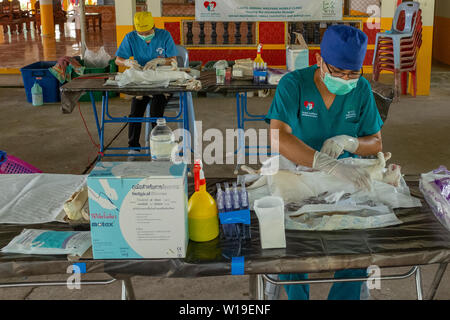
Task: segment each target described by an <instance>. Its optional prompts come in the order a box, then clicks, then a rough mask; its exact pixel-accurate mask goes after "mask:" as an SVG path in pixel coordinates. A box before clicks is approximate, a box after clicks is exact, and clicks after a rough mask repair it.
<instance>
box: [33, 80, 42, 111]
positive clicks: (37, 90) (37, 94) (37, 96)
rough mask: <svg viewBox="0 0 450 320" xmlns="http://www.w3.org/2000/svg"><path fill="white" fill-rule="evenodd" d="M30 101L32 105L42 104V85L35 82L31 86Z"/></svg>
mask: <svg viewBox="0 0 450 320" xmlns="http://www.w3.org/2000/svg"><path fill="white" fill-rule="evenodd" d="M31 101H32V104H33V106H35V107H38V106H42V105H43V104H44V96H43V95H42V87H41V86H40V85H39V83H37V81H36V82H35V83H34V85H33V87H31Z"/></svg>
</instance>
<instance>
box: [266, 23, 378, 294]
mask: <svg viewBox="0 0 450 320" xmlns="http://www.w3.org/2000/svg"><path fill="white" fill-rule="evenodd" d="M320 49H321V53H320V55H319V54H316V60H317V65H314V66H312V67H309V68H306V69H302V70H296V71H293V72H291V73H289V74H287V75H285V76H284V77H283V78H282V79H281V81H280V83H279V85H278V87H277V91H276V94H275V97H274V99H273V101H272V105H271V107H270V110H269V113H268V115H267V116H266V121H267V122H270V128H271V129H276V130H278V132H279V152H280V154H282V155H283V156H284V157H286V158H287V159H289V160H291V161H293V162H294V163H296V164H299V165H303V166H308V167H312V168H314V169H316V170H321V171H324V172H327V173H328V174H331V175H334V176H336V177H340V178H342V179H346V180H347V181H348V182H349V183H353V184H355V185H356V186H357V187H359V188H361V189H370V188H371V180H370V176H369V175H368V173H367V172H365V171H364V170H361V169H360V168H358V167H357V166H353V165H348V164H343V163H340V162H338V161H337V160H336V159H337V158H343V157H357V156H369V155H376V154H377V153H378V152H380V151H381V150H382V139H381V132H380V130H381V127H382V126H383V121H382V120H381V117H380V115H379V112H378V109H377V107H376V104H375V99H374V97H373V94H372V90H371V86H370V84H369V82H368V81H367V80H366V79H365V78H363V77H362V66H363V61H364V57H365V55H366V50H367V36H366V35H365V34H364V33H363V32H362V31H360V30H359V29H356V28H353V27H349V26H345V25H333V26H331V27H329V28H328V29H327V30H326V32H325V34H324V36H323V39H322V42H321V45H320ZM272 144H273V142H272ZM365 276H367V273H366V270H364V269H361V270H340V271H337V272H336V273H335V277H336V278H348V277H365ZM280 279H281V280H303V279H307V274H285V275H280ZM361 285H362V282H341V283H335V284H334V285H333V287H332V288H331V290H330V293H329V296H328V299H336V300H343V299H349V300H358V299H360V292H361ZM285 289H286V292H287V294H288V298H289V299H296V300H297V299H302V300H306V299H309V286H308V285H287V286H285Z"/></svg>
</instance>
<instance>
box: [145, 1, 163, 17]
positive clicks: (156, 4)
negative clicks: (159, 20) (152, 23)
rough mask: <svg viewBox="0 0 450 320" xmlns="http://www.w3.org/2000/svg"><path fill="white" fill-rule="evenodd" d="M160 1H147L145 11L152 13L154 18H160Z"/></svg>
mask: <svg viewBox="0 0 450 320" xmlns="http://www.w3.org/2000/svg"><path fill="white" fill-rule="evenodd" d="M161 2H162V1H161V0H147V11H150V12H151V13H152V16H154V17H161V16H162V6H161Z"/></svg>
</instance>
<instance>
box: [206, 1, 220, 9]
mask: <svg viewBox="0 0 450 320" xmlns="http://www.w3.org/2000/svg"><path fill="white" fill-rule="evenodd" d="M203 5H204V6H205V8H206V9H208V10H211V9H214V8H215V7H216V6H217V3H216V2H215V1H211V2H209V1H205V2H203ZM210 5H211V6H210Z"/></svg>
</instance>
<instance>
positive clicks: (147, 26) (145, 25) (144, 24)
mask: <svg viewBox="0 0 450 320" xmlns="http://www.w3.org/2000/svg"><path fill="white" fill-rule="evenodd" d="M154 25H155V22H154V21H153V16H152V13H151V12H146V11H142V12H136V14H135V15H134V27H135V28H136V31H137V32H145V31H149V30H151V29H152V28H153V26H154Z"/></svg>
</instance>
